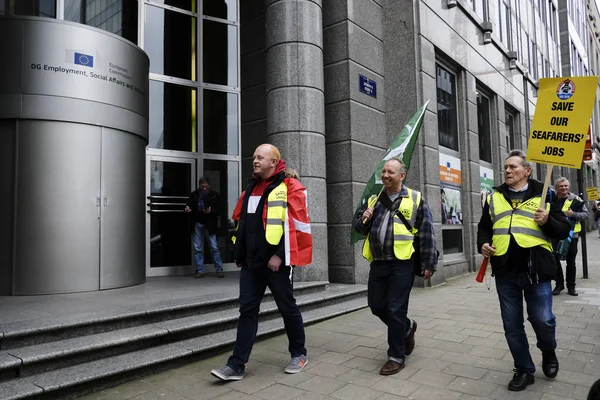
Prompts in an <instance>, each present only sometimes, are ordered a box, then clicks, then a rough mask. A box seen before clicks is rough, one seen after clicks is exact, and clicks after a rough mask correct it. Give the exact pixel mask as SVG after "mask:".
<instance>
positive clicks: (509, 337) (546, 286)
mask: <svg viewBox="0 0 600 400" xmlns="http://www.w3.org/2000/svg"><path fill="white" fill-rule="evenodd" d="M496 291H497V292H498V299H499V300H500V313H501V315H502V324H503V325H504V336H505V337H506V341H507V342H508V348H509V349H510V353H511V354H512V356H513V359H514V361H515V364H514V365H515V369H517V370H518V371H519V372H530V373H534V372H535V364H534V363H533V360H532V359H531V353H530V352H529V342H528V341H527V334H526V333H525V326H524V325H523V323H524V315H523V298H525V302H526V303H527V319H529V322H531V326H532V327H533V330H534V331H535V336H536V338H537V347H538V348H539V349H540V350H542V352H544V351H549V350H554V349H555V348H556V318H555V317H554V314H553V313H552V282H550V281H544V282H539V283H535V282H530V281H529V277H528V276H527V275H526V274H521V275H519V276H518V277H516V279H508V278H507V277H501V276H498V275H496Z"/></svg>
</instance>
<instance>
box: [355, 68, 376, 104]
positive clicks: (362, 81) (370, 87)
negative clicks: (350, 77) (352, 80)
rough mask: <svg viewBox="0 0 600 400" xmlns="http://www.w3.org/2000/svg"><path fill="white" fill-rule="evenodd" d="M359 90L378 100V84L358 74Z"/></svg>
mask: <svg viewBox="0 0 600 400" xmlns="http://www.w3.org/2000/svg"><path fill="white" fill-rule="evenodd" d="M358 90H360V91H361V92H363V93H364V94H366V95H369V96H371V97H375V98H377V82H375V81H374V80H373V79H369V78H367V77H366V76H364V75H361V74H358Z"/></svg>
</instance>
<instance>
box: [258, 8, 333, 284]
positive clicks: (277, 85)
mask: <svg viewBox="0 0 600 400" xmlns="http://www.w3.org/2000/svg"><path fill="white" fill-rule="evenodd" d="M266 6H267V11H266V47H267V63H266V64H267V86H266V91H267V140H268V142H269V143H272V144H274V145H275V146H277V147H278V148H279V149H280V150H281V153H282V157H283V158H284V159H285V160H286V162H287V163H288V165H289V166H291V167H294V168H296V169H297V170H298V172H299V173H300V180H301V181H302V183H303V184H304V185H305V186H306V188H307V189H308V205H309V211H310V218H311V229H312V235H313V263H312V264H311V265H310V266H308V267H304V268H299V269H297V270H296V279H297V280H303V281H316V280H320V281H322V280H328V256H327V196H326V193H327V185H326V180H325V177H326V168H325V111H324V107H325V106H324V104H325V100H324V91H323V23H322V11H321V0H266Z"/></svg>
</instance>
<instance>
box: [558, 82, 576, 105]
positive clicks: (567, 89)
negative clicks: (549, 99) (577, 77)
mask: <svg viewBox="0 0 600 400" xmlns="http://www.w3.org/2000/svg"><path fill="white" fill-rule="evenodd" d="M574 94H575V83H574V82H573V81H572V80H570V79H565V80H564V81H562V82H561V83H560V84H559V85H558V87H557V88H556V95H557V96H558V98H559V99H561V100H568V99H570V98H571V96H573V95H574Z"/></svg>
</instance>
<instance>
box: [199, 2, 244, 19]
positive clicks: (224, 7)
mask: <svg viewBox="0 0 600 400" xmlns="http://www.w3.org/2000/svg"><path fill="white" fill-rule="evenodd" d="M202 13H203V14H204V15H209V16H211V17H215V18H221V19H228V20H231V21H235V20H237V1H236V0H225V1H223V0H204V1H203V2H202Z"/></svg>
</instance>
